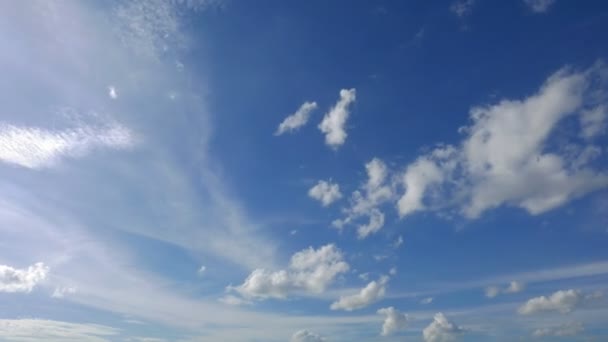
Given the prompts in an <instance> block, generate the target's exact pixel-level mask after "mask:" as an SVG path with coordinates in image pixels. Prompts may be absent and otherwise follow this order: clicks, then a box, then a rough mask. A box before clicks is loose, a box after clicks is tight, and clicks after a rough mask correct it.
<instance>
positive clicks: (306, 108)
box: [274, 102, 317, 135]
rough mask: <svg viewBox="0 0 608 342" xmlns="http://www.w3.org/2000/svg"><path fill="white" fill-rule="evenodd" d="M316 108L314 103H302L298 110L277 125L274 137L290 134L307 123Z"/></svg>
mask: <svg viewBox="0 0 608 342" xmlns="http://www.w3.org/2000/svg"><path fill="white" fill-rule="evenodd" d="M316 108H317V103H316V102H304V104H302V105H301V106H300V108H299V109H298V110H297V111H296V112H295V113H293V114H291V115H290V116H288V117H286V118H285V120H283V122H281V123H280V124H279V127H277V130H276V131H275V133H274V135H282V134H283V133H292V132H294V131H296V130H298V129H300V127H302V126H304V125H306V123H308V119H309V118H310V113H311V112H312V111H313V110H315V109H316Z"/></svg>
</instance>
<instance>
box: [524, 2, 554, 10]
mask: <svg viewBox="0 0 608 342" xmlns="http://www.w3.org/2000/svg"><path fill="white" fill-rule="evenodd" d="M524 3H525V4H526V5H527V6H528V8H530V10H532V12H534V13H545V12H547V11H548V10H549V8H550V7H551V6H552V5H553V4H554V3H555V0H524Z"/></svg>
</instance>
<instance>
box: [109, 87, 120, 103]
mask: <svg viewBox="0 0 608 342" xmlns="http://www.w3.org/2000/svg"><path fill="white" fill-rule="evenodd" d="M108 96H109V97H110V98H111V99H113V100H115V99H117V98H118V93H117V92H116V88H114V87H113V86H109V87H108Z"/></svg>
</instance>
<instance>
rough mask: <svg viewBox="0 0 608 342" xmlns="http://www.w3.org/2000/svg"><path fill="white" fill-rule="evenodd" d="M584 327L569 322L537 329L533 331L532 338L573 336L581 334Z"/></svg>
mask: <svg viewBox="0 0 608 342" xmlns="http://www.w3.org/2000/svg"><path fill="white" fill-rule="evenodd" d="M583 330H585V329H584V327H583V325H582V324H581V323H580V322H569V323H564V324H560V325H558V326H553V327H548V328H539V329H536V330H534V332H533V333H532V336H535V337H546V336H552V337H563V336H574V335H578V334H579V333H581V332H583Z"/></svg>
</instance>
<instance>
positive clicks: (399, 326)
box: [377, 306, 409, 336]
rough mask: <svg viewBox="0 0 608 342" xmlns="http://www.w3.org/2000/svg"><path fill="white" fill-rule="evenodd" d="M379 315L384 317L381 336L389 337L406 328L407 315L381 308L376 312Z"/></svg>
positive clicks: (390, 308) (392, 309)
mask: <svg viewBox="0 0 608 342" xmlns="http://www.w3.org/2000/svg"><path fill="white" fill-rule="evenodd" d="M377 313H378V314H380V315H385V316H386V318H385V319H384V323H383V324H382V332H381V335H382V336H389V335H392V334H394V333H395V332H398V331H400V330H403V329H405V328H406V327H407V324H408V321H409V319H408V317H407V314H404V313H402V312H400V311H399V310H397V309H395V308H393V307H392V306H391V307H388V308H382V309H380V310H378V311H377Z"/></svg>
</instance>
